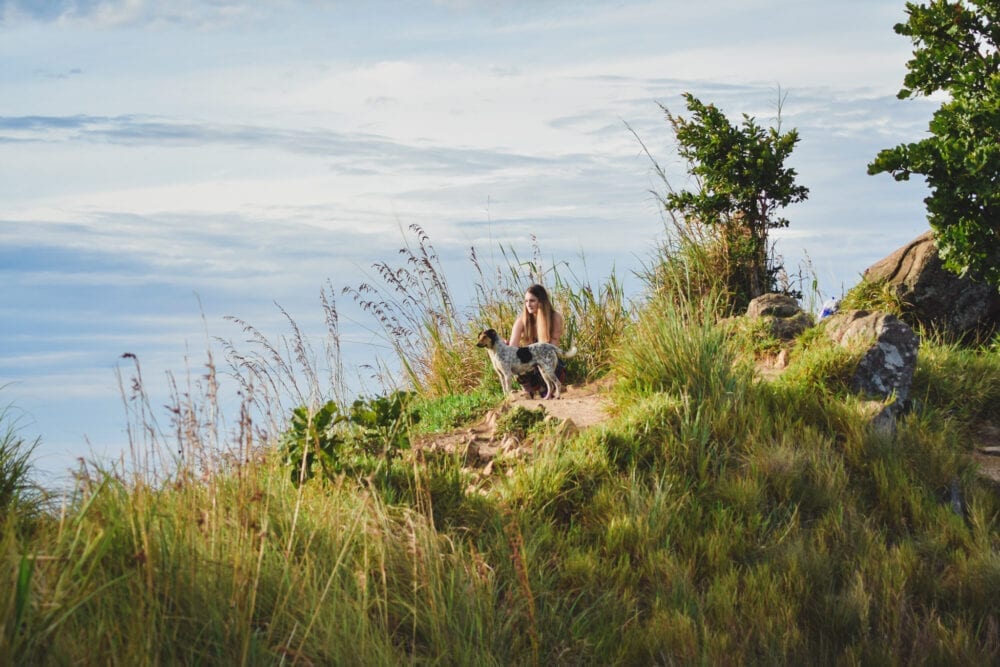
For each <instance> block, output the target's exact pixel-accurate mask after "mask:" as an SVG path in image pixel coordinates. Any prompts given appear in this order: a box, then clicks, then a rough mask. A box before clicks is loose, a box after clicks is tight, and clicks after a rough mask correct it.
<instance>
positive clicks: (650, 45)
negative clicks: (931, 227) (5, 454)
mask: <svg viewBox="0 0 1000 667" xmlns="http://www.w3.org/2000/svg"><path fill="white" fill-rule="evenodd" d="M903 12H904V3H903V2H902V1H896V0H839V1H838V2H829V1H828V0H826V1H813V0H795V1H794V2H793V1H791V0H783V1H779V0H732V1H730V0H718V1H716V0H709V1H707V2H701V3H692V2H689V1H688V0H683V1H676V2H675V1H673V0H668V1H664V2H630V1H622V2H601V1H592V2H588V1H581V0H574V1H572V2H561V1H552V2H547V1H544V0H543V1H538V0H536V1H531V2H519V1H509V2H502V1H501V2H496V1H491V2H479V1H477V0H454V1H447V0H446V1H441V2H392V3H390V2H363V3H362V2H321V1H310V0H275V1H273V2H266V1H265V2H240V1H236V0H232V1H229V0H212V1H202V2H196V1H193V0H192V1H175V2H169V1H167V2H153V1H152V0H148V1H147V0H116V1H112V0H89V1H84V0H81V1H73V0H61V1H51V2H49V1H13V2H12V1H10V0H6V1H5V0H0V63H2V64H0V91H2V93H0V201H2V202H3V206H2V208H0V257H2V262H0V271H2V276H0V278H2V281H3V287H2V290H0V318H2V324H0V345H2V350H3V354H2V357H0V386H2V387H3V389H2V391H3V396H2V397H0V398H2V400H3V402H4V404H13V405H15V406H16V409H17V411H18V412H19V413H20V414H22V416H23V419H22V420H21V424H22V434H23V435H25V436H27V437H30V438H34V437H36V436H37V437H39V438H40V439H41V446H40V448H39V450H38V465H39V467H40V468H41V469H42V470H45V471H49V472H51V473H52V474H54V475H58V474H59V473H60V472H61V471H64V470H65V469H66V468H68V467H70V466H72V465H74V460H75V459H76V458H77V457H80V456H83V457H98V458H103V457H108V456H115V455H117V454H118V453H120V452H122V451H123V449H124V448H125V445H126V444H127V442H128V438H127V433H126V421H127V420H126V413H125V406H124V405H123V399H122V393H121V391H120V388H119V385H118V379H117V376H116V369H121V368H124V371H125V372H126V374H127V372H128V371H129V370H130V367H128V366H127V364H126V366H125V367H123V366H122V360H121V359H120V357H121V355H122V354H123V353H125V352H129V353H132V354H135V355H137V357H138V358H139V361H140V363H141V367H142V372H143V376H144V379H145V383H146V386H147V388H148V389H149V390H150V393H151V394H153V395H154V396H156V397H159V396H161V395H162V394H163V393H164V392H166V391H167V390H168V385H169V377H170V376H169V375H168V374H174V377H175V378H176V377H181V378H183V377H185V376H186V374H187V373H188V372H189V371H190V372H191V373H193V374H194V376H195V377H197V376H198V374H199V373H200V372H201V370H200V369H201V368H202V366H203V364H204V361H205V358H206V352H207V350H213V352H214V353H215V354H218V346H217V342H216V339H217V338H222V339H235V340H237V341H238V340H239V339H240V337H241V336H242V334H241V332H240V330H239V329H238V327H236V326H235V325H234V324H233V323H232V322H231V321H229V320H227V319H226V317H227V316H235V317H238V318H241V319H243V320H245V321H247V322H250V323H251V324H253V325H255V326H256V327H258V328H259V329H261V330H262V331H264V332H266V333H268V335H274V336H282V335H284V334H286V333H287V331H288V327H287V322H286V321H285V319H284V315H283V314H282V313H281V310H280V309H279V306H280V308H281V309H284V310H285V311H286V312H287V313H288V314H289V315H290V316H291V317H292V318H294V320H295V321H296V323H297V324H298V325H299V326H301V327H302V329H303V330H304V331H305V332H306V333H307V334H309V335H315V336H320V337H321V332H322V330H323V313H322V309H321V308H320V305H319V294H320V290H321V289H322V288H323V286H324V285H325V284H327V281H329V284H330V285H332V286H333V287H334V288H335V291H336V293H337V294H338V295H339V289H340V288H341V287H343V286H356V285H358V284H359V283H360V282H362V281H363V280H365V278H366V276H367V275H368V274H369V271H370V267H371V265H372V264H373V263H374V262H376V261H380V260H386V261H393V260H394V258H395V257H396V250H397V249H398V248H399V247H400V246H401V244H402V236H401V231H400V230H401V228H403V227H406V226H408V225H410V224H414V223H415V224H419V225H421V226H422V227H423V228H424V229H425V231H426V232H427V233H428V235H429V236H430V238H431V241H432V243H433V244H434V246H435V248H436V249H437V251H438V252H439V254H440V255H441V257H442V262H443V264H444V266H445V268H446V270H447V277H448V279H449V281H450V282H451V284H452V285H453V287H454V288H455V289H456V292H457V296H458V297H459V298H463V297H467V296H468V293H469V285H470V283H471V281H472V280H473V272H472V266H471V264H470V262H469V259H468V255H469V248H470V247H473V246H474V247H476V248H477V251H479V253H480V255H484V254H486V255H488V254H490V253H491V252H493V251H495V250H496V249H497V248H499V247H501V246H503V247H508V246H509V247H513V248H515V249H516V250H517V251H518V252H519V253H520V254H521V255H522V256H529V255H530V253H531V245H532V241H531V238H532V237H534V238H535V239H537V244H538V247H539V248H540V249H541V251H542V253H543V255H544V256H545V257H546V258H548V259H549V261H551V262H553V263H555V262H567V264H568V266H569V267H571V269H572V270H573V271H574V273H576V274H577V275H579V276H583V277H585V278H587V279H589V280H591V281H592V282H594V283H595V284H596V283H599V282H600V281H601V280H602V279H603V278H604V277H606V276H607V275H608V274H609V273H610V272H611V271H612V270H614V271H615V272H616V273H617V274H618V275H619V276H621V277H623V279H624V280H625V282H626V287H627V288H629V289H631V290H638V289H639V288H640V287H641V285H640V284H639V281H638V280H637V279H635V278H634V277H633V276H631V272H632V271H634V270H636V269H638V268H639V267H640V266H641V263H642V261H643V260H645V259H647V258H648V257H649V256H650V253H651V252H652V249H653V247H654V245H655V244H656V242H657V241H658V240H659V239H661V238H662V236H663V232H664V226H663V221H662V219H661V217H660V214H659V212H658V210H657V206H656V203H655V201H654V199H653V197H652V195H651V194H650V192H649V190H650V189H651V188H655V187H657V186H658V183H657V181H656V179H655V177H654V174H653V173H652V170H651V168H650V167H651V165H650V162H649V160H648V159H647V157H646V156H645V155H644V154H643V153H642V151H641V149H640V146H639V144H638V141H637V139H636V137H635V136H634V135H633V134H632V132H630V131H629V129H628V127H631V128H632V130H634V131H635V133H636V134H637V135H638V136H639V137H641V138H642V140H643V142H644V143H645V144H646V145H647V146H648V147H649V149H650V150H651V151H652V152H653V154H654V155H655V157H656V158H657V160H658V161H659V162H660V163H661V164H662V165H663V166H664V167H665V168H667V170H668V172H669V173H670V175H671V181H672V182H673V184H674V185H675V187H684V186H686V185H687V183H686V182H685V175H684V170H683V166H682V165H681V164H680V163H679V161H678V159H677V157H676V154H675V152H674V151H673V147H672V144H671V135H670V133H669V131H668V128H667V125H666V123H665V122H664V119H663V114H662V112H661V110H660V108H659V106H658V103H662V104H663V105H665V106H666V107H668V108H670V109H671V110H672V111H674V112H675V113H678V112H679V113H681V114H682V115H683V112H684V111H685V110H684V108H683V101H682V99H681V97H680V95H681V93H683V92H686V91H687V92H691V93H693V94H695V95H696V96H697V97H699V98H700V99H702V100H703V101H705V102H712V103H715V104H716V105H717V106H719V107H720V108H722V109H723V110H725V111H726V112H727V113H728V114H729V115H730V116H732V117H733V118H734V119H736V118H739V116H740V114H743V113H746V114H748V115H750V116H754V117H755V118H756V119H757V120H758V122H760V123H762V124H771V123H772V122H773V121H774V118H775V115H776V109H777V100H778V98H779V90H780V95H783V96H785V97H784V103H783V106H782V127H784V128H791V127H794V128H796V129H798V131H799V134H800V137H801V140H800V143H799V145H798V147H797V148H796V150H795V153H794V155H793V158H792V160H791V166H794V167H795V168H796V169H797V170H798V173H799V183H800V184H802V185H805V186H806V187H808V188H810V197H809V200H808V201H806V202H804V203H802V204H798V205H795V206H792V207H790V208H789V209H787V210H786V211H785V214H786V215H787V217H788V218H789V219H790V220H791V226H790V228H789V229H788V230H785V231H784V232H783V233H782V234H781V235H780V237H779V238H778V244H779V245H778V250H779V251H780V252H781V253H782V254H783V255H784V256H785V258H786V264H787V265H788V266H789V267H791V268H794V267H795V266H797V265H798V264H799V263H800V262H802V261H803V258H804V257H806V256H808V258H809V259H810V260H811V262H812V267H813V269H814V270H815V273H816V275H817V277H818V278H819V280H820V284H821V289H822V290H823V291H824V292H825V293H826V294H839V293H841V291H842V290H844V289H846V288H849V287H850V286H851V285H853V284H854V283H855V282H856V281H857V278H858V276H859V275H860V273H861V272H862V271H863V270H864V268H865V267H867V266H868V265H869V264H871V263H872V262H873V261H875V260H877V259H879V258H880V257H883V256H884V255H886V254H888V253H889V252H891V251H892V250H894V249H895V248H896V247H898V246H900V245H902V244H903V243H905V242H907V241H909V240H910V239H912V238H913V237H915V236H917V235H918V234H919V233H921V232H922V231H924V230H925V229H926V227H927V225H926V219H925V215H924V210H923V203H922V199H923V197H924V196H926V192H925V189H924V187H923V185H922V184H921V183H918V182H912V183H906V184H901V183H896V182H894V181H893V180H892V179H891V178H889V177H888V176H885V175H882V176H876V177H870V176H867V175H866V173H865V168H866V165H867V163H868V162H869V161H870V160H871V159H872V157H873V156H874V155H875V153H876V152H877V151H878V150H879V149H881V148H885V147H889V146H892V145H895V144H897V143H899V142H901V141H912V140H916V139H918V138H920V136H921V135H922V134H923V132H924V131H925V130H926V126H927V120H928V119H929V117H930V114H931V112H932V111H933V108H934V106H935V104H934V103H933V102H932V101H927V100H908V101H899V100H896V99H895V93H896V91H897V90H898V89H899V87H900V84H901V82H902V78H903V75H904V73H905V63H906V60H907V59H908V57H909V54H910V48H911V47H910V45H909V43H908V42H907V41H906V40H905V39H904V38H902V37H899V36H897V35H895V33H893V31H892V26H893V24H894V23H896V22H899V21H901V20H903V19H904V13H903ZM348 301H349V299H348V298H347V297H338V308H339V309H340V310H341V312H342V321H341V332H342V338H343V341H344V342H343V347H344V357H345V361H346V362H347V363H348V365H349V366H351V365H352V364H366V363H371V362H372V360H373V359H374V358H375V357H376V356H378V355H382V354H386V350H385V348H384V346H383V345H381V343H380V341H379V340H378V339H377V338H376V337H374V336H373V335H372V333H371V331H370V327H371V324H370V323H366V322H365V318H364V317H363V316H362V315H361V314H359V313H356V312H353V311H352V304H350V303H348ZM508 326H509V325H508ZM216 361H217V362H218V363H221V360H219V359H216ZM351 382H352V384H354V383H355V382H356V383H360V384H358V385H357V386H362V387H364V388H365V389H366V390H368V391H372V390H377V389H378V387H368V386H364V385H365V382H366V380H365V371H363V370H358V371H356V372H354V379H353V380H351ZM160 402H161V403H162V402H164V401H160ZM157 405H158V404H157V403H156V400H154V407H156V406H157Z"/></svg>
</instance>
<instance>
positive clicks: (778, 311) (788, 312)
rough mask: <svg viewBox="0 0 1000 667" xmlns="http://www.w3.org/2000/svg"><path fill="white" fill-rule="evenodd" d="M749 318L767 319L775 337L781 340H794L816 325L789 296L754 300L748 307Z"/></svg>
mask: <svg viewBox="0 0 1000 667" xmlns="http://www.w3.org/2000/svg"><path fill="white" fill-rule="evenodd" d="M747 317H759V318H763V319H765V320H766V321H767V322H768V324H769V325H770V329H771V333H772V334H773V335H774V337H775V338H779V339H781V340H792V339H794V338H796V337H798V336H799V334H801V333H802V332H803V331H805V330H806V329H808V328H810V327H811V326H813V324H814V322H813V317H812V315H810V314H809V313H807V312H805V311H803V310H802V309H801V308H800V307H799V302H798V301H796V300H795V299H794V298H792V297H790V296H788V295H787V294H777V293H768V294H762V295H761V296H759V297H757V298H755V299H753V300H752V301H751V302H750V304H749V305H748V306H747Z"/></svg>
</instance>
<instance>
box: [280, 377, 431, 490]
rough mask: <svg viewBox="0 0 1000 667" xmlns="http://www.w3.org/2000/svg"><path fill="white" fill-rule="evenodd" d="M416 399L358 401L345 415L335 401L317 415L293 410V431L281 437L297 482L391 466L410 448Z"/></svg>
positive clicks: (402, 394) (396, 396) (399, 394)
mask: <svg viewBox="0 0 1000 667" xmlns="http://www.w3.org/2000/svg"><path fill="white" fill-rule="evenodd" d="M413 395H414V394H413V392H406V391H396V392H393V393H392V394H390V395H389V396H379V397H376V398H372V399H369V400H367V401H366V400H363V399H358V400H356V401H354V403H353V404H352V405H351V408H350V410H349V411H348V412H346V413H345V412H344V411H342V410H341V408H340V406H338V405H337V404H336V403H335V402H334V401H329V402H327V403H325V404H324V405H323V406H322V407H320V408H319V409H318V410H316V411H310V410H309V409H308V408H306V407H305V406H299V407H297V408H295V409H294V410H292V418H291V423H290V425H289V428H288V430H286V431H285V433H284V434H283V435H282V437H281V447H282V451H283V452H284V460H285V465H286V466H287V467H288V469H289V472H290V474H291V477H292V481H294V482H295V483H297V484H298V483H302V482H304V481H307V480H309V479H311V478H312V477H313V476H315V475H316V474H317V473H321V474H323V475H324V476H326V477H328V478H333V477H336V476H338V475H341V474H347V475H360V476H364V475H367V474H370V473H372V472H374V471H376V470H377V469H378V468H379V467H382V466H383V465H385V466H387V465H388V464H389V463H391V462H392V460H394V459H396V458H398V456H399V455H400V453H401V452H402V451H403V450H406V449H409V448H410V437H409V428H410V426H411V425H412V424H415V423H416V422H417V421H419V419H420V417H419V414H417V413H416V412H414V411H411V410H410V409H409V402H410V400H411V399H412V397H413Z"/></svg>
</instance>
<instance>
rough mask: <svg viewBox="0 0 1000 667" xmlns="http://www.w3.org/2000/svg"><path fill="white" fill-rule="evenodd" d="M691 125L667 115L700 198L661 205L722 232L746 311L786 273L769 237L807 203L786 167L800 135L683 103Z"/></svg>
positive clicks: (678, 197)
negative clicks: (785, 212)
mask: <svg viewBox="0 0 1000 667" xmlns="http://www.w3.org/2000/svg"><path fill="white" fill-rule="evenodd" d="M684 99H685V100H686V102H687V108H688V110H689V111H690V112H691V114H692V116H691V119H690V120H688V119H685V118H682V117H680V116H674V115H673V114H671V113H670V111H669V110H667V109H666V108H664V111H665V112H666V114H667V120H668V121H669V122H670V124H671V126H672V127H673V130H674V134H675V135H676V138H677V143H678V152H679V153H680V155H681V157H682V158H684V159H685V160H686V161H687V163H688V171H689V172H690V173H691V175H693V176H695V177H696V179H697V180H698V184H699V189H698V190H697V191H689V190H680V191H677V192H670V193H668V194H667V195H666V196H665V197H664V198H663V201H664V204H665V205H666V207H667V209H668V210H670V211H671V212H678V213H680V214H681V215H682V216H683V217H685V218H692V219H695V220H697V221H698V223H700V224H703V225H707V226H709V227H711V228H713V229H715V230H717V231H718V232H719V238H720V240H721V242H722V244H723V248H724V253H725V256H726V258H727V264H728V266H729V269H730V271H731V274H730V277H729V288H730V291H731V293H732V295H731V296H732V300H733V305H734V306H735V307H736V308H738V309H739V308H744V307H745V306H746V304H747V303H748V302H749V301H750V300H751V299H753V298H754V297H757V296H760V295H761V294H764V293H765V292H770V291H773V290H774V289H775V287H776V278H775V277H776V275H777V273H778V272H779V271H780V270H781V267H780V266H775V265H774V262H773V258H772V257H771V256H770V250H771V249H770V247H769V245H768V232H769V231H770V230H772V229H778V228H783V227H787V226H788V224H789V223H788V220H787V219H786V218H782V217H779V216H778V215H777V212H778V211H779V209H782V208H785V207H786V206H788V205H789V204H793V203H796V202H800V201H803V200H805V199H806V197H807V196H808V194H809V190H808V189H807V188H805V187H803V186H800V185H796V184H795V175H796V174H795V170H794V169H791V168H788V167H786V166H785V161H786V160H787V159H788V157H789V156H790V155H791V152H792V150H793V149H794V147H795V144H796V143H797V142H798V140H799V137H798V133H797V132H796V131H795V130H791V131H789V132H786V133H784V134H782V133H781V132H780V128H774V127H772V128H768V129H766V130H765V129H764V128H762V127H760V126H759V125H757V123H756V121H755V120H754V119H753V118H751V117H749V116H747V115H746V114H744V115H743V122H742V123H741V125H740V126H735V125H732V124H730V122H729V120H728V119H727V118H726V116H725V114H723V113H722V111H721V110H719V109H718V108H717V107H715V106H714V105H711V104H708V105H706V104H703V103H702V102H701V101H700V100H698V99H697V98H695V97H694V96H693V95H691V94H690V93H686V94H685V95H684Z"/></svg>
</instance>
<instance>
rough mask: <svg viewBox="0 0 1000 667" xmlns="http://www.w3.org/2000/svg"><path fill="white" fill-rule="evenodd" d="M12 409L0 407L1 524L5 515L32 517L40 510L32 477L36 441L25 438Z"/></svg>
mask: <svg viewBox="0 0 1000 667" xmlns="http://www.w3.org/2000/svg"><path fill="white" fill-rule="evenodd" d="M11 414H12V413H11V408H10V407H9V406H8V407H7V408H4V409H0V524H2V523H3V520H4V519H6V518H8V517H13V518H16V519H18V520H25V519H29V518H31V517H32V516H33V515H34V514H36V513H37V512H38V511H39V509H40V504H41V500H42V493H41V490H40V489H39V487H38V486H37V485H36V484H35V483H34V481H33V480H32V478H31V476H32V471H33V465H32V461H31V457H32V455H33V454H34V451H35V449H36V448H37V447H38V445H39V440H35V441H33V442H29V441H26V440H25V439H24V438H23V437H22V436H21V435H20V432H19V429H18V425H17V420H16V418H14V417H12V416H11Z"/></svg>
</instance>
